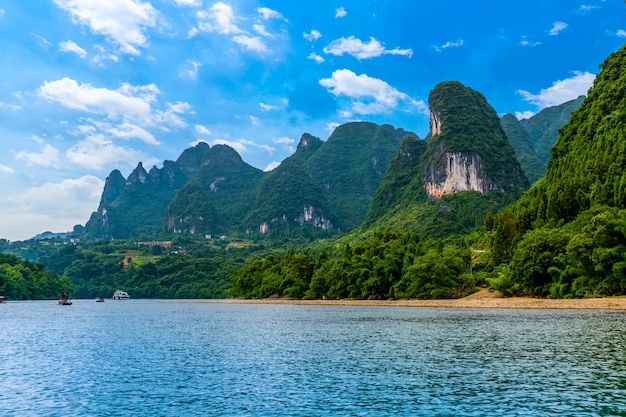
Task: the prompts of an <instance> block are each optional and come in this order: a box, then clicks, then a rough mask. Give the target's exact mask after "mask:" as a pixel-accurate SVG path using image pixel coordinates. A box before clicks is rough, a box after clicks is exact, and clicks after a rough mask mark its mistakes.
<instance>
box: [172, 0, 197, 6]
mask: <svg viewBox="0 0 626 417" xmlns="http://www.w3.org/2000/svg"><path fill="white" fill-rule="evenodd" d="M174 3H176V4H177V5H179V6H188V7H200V6H202V0H174Z"/></svg>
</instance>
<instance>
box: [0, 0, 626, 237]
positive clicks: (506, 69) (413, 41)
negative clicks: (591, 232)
mask: <svg viewBox="0 0 626 417" xmlns="http://www.w3.org/2000/svg"><path fill="white" fill-rule="evenodd" d="M625 17H626V7H625V5H624V3H623V2H621V1H616V0H580V1H578V0H577V1H572V0H527V1H524V2H508V1H506V2H504V1H495V0H489V1H487V0H476V1H471V2H470V1H460V0H458V1H452V0H447V1H446V0H439V1H428V2H426V1H421V0H410V1H409V0H386V1H382V0H337V1H306V0H303V1H298V2H291V1H284V0H282V1H280V0H268V1H257V0H228V1H227V0H225V1H221V2H220V1H207V0H107V1H101V0H29V1H15V0H0V138H1V141H0V143H1V146H2V148H3V149H2V150H3V152H0V237H2V238H7V239H10V240H22V239H27V238H30V237H32V236H34V235H35V234H37V233H40V232H43V231H46V230H51V231H55V232H60V231H68V230H71V228H72V227H73V226H74V225H75V224H84V223H85V222H86V221H87V220H88V218H89V215H90V214H91V212H92V211H94V210H95V209H96V208H97V205H98V201H99V199H100V195H101V192H102V187H103V185H104V180H105V178H106V177H107V176H108V174H109V173H110V172H111V171H112V170H113V169H119V170H120V171H121V172H122V174H123V175H124V176H127V175H128V174H129V173H130V172H131V170H132V169H133V168H134V167H136V166H137V163H138V162H140V161H141V162H143V164H144V166H145V167H146V168H147V169H149V168H150V167H151V166H153V165H156V166H157V167H161V166H162V163H163V161H164V160H167V159H170V160H175V159H176V158H178V156H179V155H180V153H181V152H182V151H183V150H184V149H186V148H188V147H189V146H192V145H194V144H195V143H197V142H198V141H201V140H203V141H206V142H207V143H209V144H210V145H213V144H217V143H225V144H229V145H230V146H232V147H233V148H234V149H236V150H237V151H238V152H239V153H240V155H241V156H242V158H243V159H244V160H245V161H246V162H248V163H249V164H251V165H253V166H255V167H258V168H260V169H271V168H272V167H274V166H276V165H277V164H278V163H279V162H280V161H282V160H283V159H284V158H286V157H287V156H289V155H291V154H292V153H293V152H294V150H295V147H296V146H297V143H298V140H299V138H300V136H301V135H302V134H303V133H305V132H306V133H310V134H313V135H315V136H318V137H320V138H321V139H322V140H326V139H327V138H328V136H329V135H330V133H331V132H332V129H333V128H334V127H335V126H337V125H338V124H343V123H346V122H349V121H355V120H367V121H372V122H375V123H379V124H382V123H389V124H392V125H394V126H396V127H402V128H404V129H406V130H411V131H414V132H415V133H417V134H418V135H419V136H420V137H424V136H425V135H426V133H427V129H428V115H427V111H428V110H427V109H428V107H427V106H428V103H427V100H428V94H429V91H430V90H431V89H432V88H433V87H434V86H435V85H436V84H437V83H439V82H441V81H447V80H459V81H461V82H462V83H464V84H465V85H467V86H469V87H472V88H474V89H476V90H478V91H480V92H481V93H483V94H484V95H485V97H486V98H487V100H488V101H489V103H490V104H491V105H492V106H493V107H494V108H495V109H496V111H497V112H498V113H499V114H505V113H513V114H516V115H518V117H529V116H530V115H532V114H533V113H536V112H537V111H539V110H541V109H542V108H544V107H546V106H551V105H556V104H560V103H562V102H564V101H567V100H569V99H572V98H575V97H577V96H578V95H579V94H584V93H585V92H586V91H587V89H588V88H589V86H590V85H591V83H592V82H593V78H594V76H595V74H596V73H597V72H598V65H599V64H601V63H602V61H603V60H604V59H605V58H606V56H608V55H609V54H610V53H611V52H613V51H615V50H617V49H618V48H619V47H621V46H622V45H623V43H624V42H625V41H626V21H625Z"/></svg>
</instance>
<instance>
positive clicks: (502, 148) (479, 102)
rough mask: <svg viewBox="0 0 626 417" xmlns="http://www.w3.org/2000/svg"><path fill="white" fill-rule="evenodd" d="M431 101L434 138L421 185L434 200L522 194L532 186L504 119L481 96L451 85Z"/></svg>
mask: <svg viewBox="0 0 626 417" xmlns="http://www.w3.org/2000/svg"><path fill="white" fill-rule="evenodd" d="M428 101H429V109H430V136H431V138H430V140H429V142H428V149H427V151H426V153H425V156H424V162H423V172H422V186H423V188H424V189H425V190H426V193H427V195H428V196H429V197H430V198H433V199H439V198H441V197H442V196H443V195H446V194H452V193H456V192H460V191H476V192H479V193H486V192H489V191H502V192H509V191H515V192H516V193H521V191H523V190H524V189H526V188H527V187H528V180H527V179H526V177H525V176H524V174H523V172H522V170H521V167H520V166H519V163H518V162H517V159H516V158H515V152H514V151H513V148H512V147H511V144H510V143H509V141H508V139H507V137H506V135H505V133H504V131H503V130H502V127H501V125H500V118H499V117H498V115H497V114H496V112H495V110H494V109H493V108H492V107H491V106H490V105H489V104H488V103H487V100H486V99H485V97H484V96H483V95H482V94H480V93H479V92H477V91H474V90H472V89H471V88H469V87H466V86H464V85H463V84H461V83H460V82H458V81H447V82H443V83H440V84H438V85H437V86H436V87H435V88H434V89H433V90H432V91H431V93H430V96H429V99H428Z"/></svg>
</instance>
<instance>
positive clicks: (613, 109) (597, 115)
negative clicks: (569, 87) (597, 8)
mask: <svg viewBox="0 0 626 417" xmlns="http://www.w3.org/2000/svg"><path fill="white" fill-rule="evenodd" d="M625 66H626V46H624V47H622V48H621V49H619V50H618V51H616V52H614V53H613V54H611V55H610V56H609V57H608V58H607V59H606V61H605V62H604V63H603V64H602V65H601V67H600V68H601V71H600V73H599V74H598V75H597V76H596V79H595V81H594V84H593V87H592V88H591V89H590V90H589V95H588V96H587V98H586V99H585V100H584V101H583V103H582V105H581V106H580V107H579V108H578V109H577V110H575V111H574V112H573V113H572V115H571V118H570V120H569V122H568V123H567V124H565V125H564V126H563V127H562V128H561V131H560V135H559V138H558V140H557V142H556V144H555V145H554V147H553V148H552V150H551V154H552V158H551V160H550V162H549V163H548V168H547V172H546V176H545V178H544V179H542V180H539V181H538V182H537V183H536V184H535V185H534V186H533V187H532V188H531V189H530V190H529V191H528V192H527V193H525V194H524V195H523V196H522V198H520V200H519V201H518V202H516V204H514V205H513V206H511V207H510V208H509V209H507V210H505V211H504V212H502V213H500V214H499V215H498V216H496V217H495V219H493V222H490V223H489V225H488V229H489V235H488V236H489V238H490V241H491V251H492V255H493V258H494V259H493V260H494V263H495V264H505V265H506V266H505V267H504V268H502V271H501V273H500V275H499V276H498V278H497V279H496V280H495V281H493V283H492V285H493V286H494V287H496V288H500V289H502V290H503V291H508V292H520V293H525V294H532V295H538V296H554V297H572V296H574V297H580V296H597V295H609V294H624V293H626V263H625V259H626V258H625V257H624V256H625V254H626V210H625V209H626V171H625V170H624V167H625V166H626V110H625V109H626V73H625V72H624V71H623V69H624V67H625ZM509 260H510V263H509V262H508V261H509Z"/></svg>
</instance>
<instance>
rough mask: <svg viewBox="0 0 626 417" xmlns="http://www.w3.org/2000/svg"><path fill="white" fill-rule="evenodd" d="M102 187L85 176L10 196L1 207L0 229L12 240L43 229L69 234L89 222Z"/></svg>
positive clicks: (102, 185) (92, 177)
mask: <svg viewBox="0 0 626 417" xmlns="http://www.w3.org/2000/svg"><path fill="white" fill-rule="evenodd" d="M103 187H104V181H103V180H101V179H100V178H97V177H95V176H92V175H86V176H83V177H80V178H76V179H66V180H63V181H61V182H59V183H52V182H47V183H45V184H43V185H40V186H37V187H33V188H30V189H28V190H26V191H25V192H24V193H22V194H18V195H11V196H10V197H8V198H5V199H4V202H3V204H2V205H3V208H2V215H0V230H2V233H3V235H4V237H9V238H11V239H14V240H25V239H29V238H31V237H33V236H35V235H37V234H38V233H41V232H43V231H45V230H52V231H55V232H66V231H70V230H72V228H73V227H74V226H75V225H77V224H84V223H85V222H86V221H87V220H88V219H89V215H90V214H91V212H92V211H93V209H94V207H97V206H98V202H99V201H100V193H101V192H102V188H103Z"/></svg>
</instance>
